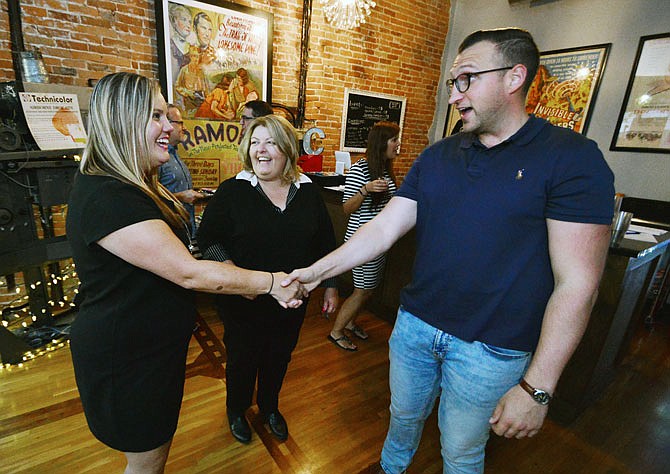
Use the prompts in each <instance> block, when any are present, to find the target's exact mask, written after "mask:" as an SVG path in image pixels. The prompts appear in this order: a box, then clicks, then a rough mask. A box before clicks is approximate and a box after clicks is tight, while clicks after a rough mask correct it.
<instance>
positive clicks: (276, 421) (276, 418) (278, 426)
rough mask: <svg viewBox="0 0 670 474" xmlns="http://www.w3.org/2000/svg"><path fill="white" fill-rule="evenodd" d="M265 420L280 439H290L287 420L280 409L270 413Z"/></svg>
mask: <svg viewBox="0 0 670 474" xmlns="http://www.w3.org/2000/svg"><path fill="white" fill-rule="evenodd" d="M265 421H266V422H267V424H268V425H270V431H271V432H272V434H273V435H275V438H277V439H278V440H279V441H286V440H287V439H288V426H286V420H285V419H284V417H283V416H282V415H281V413H279V412H278V411H275V412H272V413H270V414H269V415H268V416H267V417H266V418H265Z"/></svg>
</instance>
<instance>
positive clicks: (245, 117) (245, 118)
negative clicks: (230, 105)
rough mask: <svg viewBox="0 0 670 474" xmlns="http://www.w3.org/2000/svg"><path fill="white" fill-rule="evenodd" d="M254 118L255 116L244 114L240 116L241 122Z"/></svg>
mask: <svg viewBox="0 0 670 474" xmlns="http://www.w3.org/2000/svg"><path fill="white" fill-rule="evenodd" d="M255 118H256V117H247V116H246V115H242V116H241V117H240V120H242V121H243V122H248V121H249V120H253V119H255Z"/></svg>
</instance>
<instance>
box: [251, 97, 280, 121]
mask: <svg viewBox="0 0 670 474" xmlns="http://www.w3.org/2000/svg"><path fill="white" fill-rule="evenodd" d="M244 106H245V107H246V108H248V109H249V110H251V115H253V116H254V118H256V117H265V116H266V115H272V114H273V113H274V110H272V106H271V105H270V104H268V103H267V102H265V101H264V100H250V101H249V102H246V103H245V104H244Z"/></svg>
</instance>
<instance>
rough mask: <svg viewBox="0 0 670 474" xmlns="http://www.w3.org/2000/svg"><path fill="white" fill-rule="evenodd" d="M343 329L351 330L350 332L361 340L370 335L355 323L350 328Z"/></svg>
mask: <svg viewBox="0 0 670 474" xmlns="http://www.w3.org/2000/svg"><path fill="white" fill-rule="evenodd" d="M344 329H348V330H349V331H351V332H352V333H354V336H356V337H357V338H359V339H362V340H364V341H365V340H366V339H367V338H368V337H370V336H368V333H367V332H365V329H363V328H362V327H360V326H357V325H355V324H354V325H353V327H351V328H344Z"/></svg>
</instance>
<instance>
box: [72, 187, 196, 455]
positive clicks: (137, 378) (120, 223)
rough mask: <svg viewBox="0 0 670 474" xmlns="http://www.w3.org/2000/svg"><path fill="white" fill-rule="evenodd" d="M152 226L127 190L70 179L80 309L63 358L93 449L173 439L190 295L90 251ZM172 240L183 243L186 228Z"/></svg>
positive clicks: (147, 207) (144, 203)
mask: <svg viewBox="0 0 670 474" xmlns="http://www.w3.org/2000/svg"><path fill="white" fill-rule="evenodd" d="M151 219H163V217H162V214H161V212H160V210H159V209H158V207H157V206H156V205H155V203H154V202H153V201H152V200H151V199H150V198H149V197H148V196H146V195H145V194H144V193H143V192H142V191H140V190H139V189H138V188H136V187H135V186H132V185H129V184H125V183H122V182H121V181H118V180H116V179H113V178H108V177H100V176H86V175H82V174H77V176H76V178H75V182H74V186H73V189H72V193H71V195H70V200H69V205H68V216H67V235H68V239H69V241H70V245H71V247H72V255H73V258H74V262H75V264H76V269H77V273H78V275H79V279H80V281H81V286H80V293H81V295H80V296H82V303H81V306H80V308H79V313H78V315H77V318H76V320H75V321H74V323H73V324H72V333H71V345H70V349H71V351H72V361H73V364H74V371H75V377H76V380H77V387H78V388H79V394H80V397H81V401H82V404H83V406H84V413H85V414H86V420H87V422H88V425H89V427H90V429H91V431H92V432H93V434H94V435H95V436H96V437H97V438H98V439H99V440H100V441H102V442H103V443H105V444H106V445H108V446H110V447H112V448H114V449H117V450H119V451H128V452H142V451H148V450H151V449H154V448H157V447H159V446H161V445H162V444H164V443H165V442H167V441H168V440H169V439H170V438H171V437H172V436H173V434H174V432H175V429H176V427H177V419H178V417H179V409H180V407H181V399H182V395H183V388H184V378H185V364H186V351H187V349H188V342H189V339H190V337H191V333H192V330H193V327H194V323H195V301H194V297H193V293H192V292H190V291H188V290H185V289H183V288H181V287H179V286H178V285H175V284H174V283H171V282H169V281H167V280H165V279H163V278H161V277H159V276H157V275H155V274H153V273H151V272H149V271H146V270H142V269H140V268H138V267H136V266H134V265H131V264H129V263H128V262H126V261H125V260H122V259H120V258H118V257H116V256H115V255H113V254H111V253H109V252H108V251H106V250H105V249H103V248H102V247H100V246H99V245H98V244H97V243H96V242H97V241H98V240H100V239H101V238H102V237H105V236H106V235H109V234H110V233H112V232H114V231H116V230H119V229H122V228H124V227H127V226H129V225H131V224H134V223H138V222H142V221H146V220H151ZM175 233H176V234H177V235H178V236H179V238H180V239H181V240H182V241H184V243H185V244H186V241H187V239H188V237H187V236H186V228H184V229H176V230H175Z"/></svg>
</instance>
